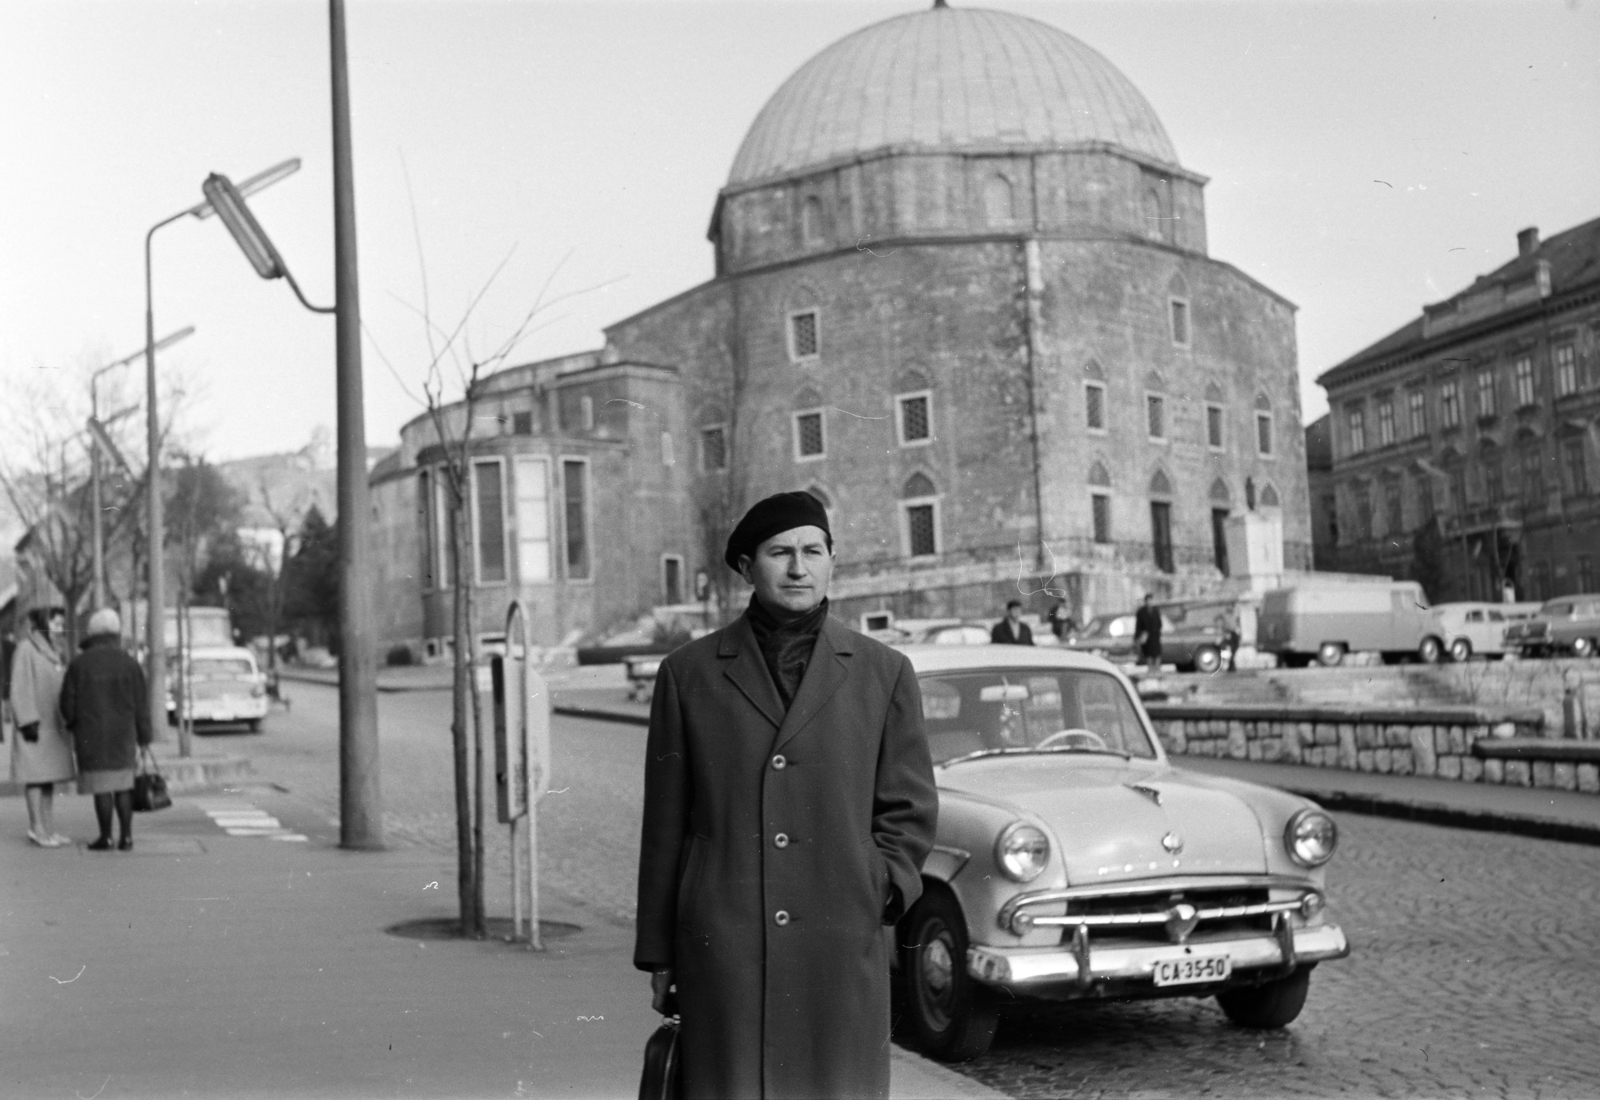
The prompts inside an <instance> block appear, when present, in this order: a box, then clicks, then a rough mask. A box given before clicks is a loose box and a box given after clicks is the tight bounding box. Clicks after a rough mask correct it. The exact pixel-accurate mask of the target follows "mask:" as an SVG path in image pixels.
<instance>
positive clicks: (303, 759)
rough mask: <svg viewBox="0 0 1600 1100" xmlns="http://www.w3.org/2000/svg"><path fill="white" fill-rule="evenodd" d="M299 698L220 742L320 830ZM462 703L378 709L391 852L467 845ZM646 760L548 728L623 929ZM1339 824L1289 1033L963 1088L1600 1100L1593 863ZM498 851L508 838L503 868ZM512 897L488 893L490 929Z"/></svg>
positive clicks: (1006, 1074) (1040, 1048)
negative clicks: (1316, 953)
mask: <svg viewBox="0 0 1600 1100" xmlns="http://www.w3.org/2000/svg"><path fill="white" fill-rule="evenodd" d="M294 698H295V707H294V712H293V716H292V718H289V719H286V718H284V717H282V716H277V715H275V716H274V717H273V718H272V719H271V720H270V721H269V724H268V729H267V733H266V734H264V735H262V736H259V737H250V736H244V735H241V736H239V737H237V738H234V737H231V736H230V737H215V738H213V739H211V743H212V744H214V745H217V747H219V748H220V747H222V745H223V744H225V743H233V744H234V745H235V746H236V747H237V748H238V749H239V750H240V751H244V752H247V753H248V754H249V755H250V756H251V757H252V758H253V759H254V760H255V761H256V767H257V770H258V772H260V773H261V775H262V777H263V778H265V779H270V780H274V781H277V782H281V783H283V784H285V785H287V786H289V787H290V788H291V791H292V792H293V793H294V795H295V796H296V797H295V801H296V802H299V803H301V804H304V805H308V806H314V807H317V808H318V809H319V812H321V813H323V814H324V822H326V820H327V818H329V817H331V816H332V815H333V814H335V813H336V812H337V803H338V799H337V778H336V774H335V771H334V767H335V765H334V761H335V760H336V752H335V737H334V730H335V728H336V725H337V722H336V715H337V702H336V696H335V694H334V692H333V690H332V689H329V688H322V687H313V686H310V685H296V687H295V689H294ZM448 700H449V696H448V694H447V693H444V692H419V693H407V694H403V695H384V696H381V697H380V699H379V722H380V730H381V733H380V737H381V744H382V750H381V751H382V760H383V786H384V795H385V807H386V809H385V818H386V825H387V828H388V831H389V835H390V838H391V841H392V842H393V843H399V844H425V845H430V846H437V847H440V848H443V849H446V850H448V849H450V848H451V847H452V846H453V844H454V819H453V814H452V810H451V784H450V756H449V737H448V733H447V729H448ZM642 748H643V731H642V730H641V729H639V728H638V727H636V726H620V725H612V724H608V723H602V722H594V721H587V720H581V719H561V718H558V719H557V720H556V723H555V727H554V754H555V755H554V772H555V776H554V783H553V787H554V788H555V789H557V790H561V791H562V793H561V794H551V795H550V796H548V797H547V799H546V801H545V804H544V806H543V807H542V808H541V811H540V835H541V841H542V852H541V856H542V858H541V874H542V876H543V878H542V884H543V888H544V889H546V890H556V891H559V893H560V894H561V895H562V897H563V899H564V900H567V901H569V902H572V903H576V904H578V905H580V906H582V907H585V908H586V909H587V910H588V911H589V912H591V913H593V914H594V915H595V916H596V917H598V918H600V919H605V920H608V921H615V922H626V921H627V920H628V919H629V911H630V908H631V905H632V892H633V873H634V862H633V861H634V853H635V851H636V845H637V840H638V813H637V807H638V802H639V793H640V792H639V786H640V773H641V767H642V764H641V760H640V754H641V752H642ZM489 816H490V820H491V821H492V820H493V811H492V806H491V808H490V814H489ZM286 824H289V825H296V823H295V822H294V821H292V820H289V821H286ZM1340 825H1341V828H1342V829H1343V836H1344V841H1343V845H1342V849H1341V853H1340V856H1339V858H1338V859H1337V860H1336V861H1335V864H1334V869H1333V871H1332V873H1331V875H1330V889H1331V894H1332V898H1333V905H1334V908H1335V913H1336V917H1337V919H1338V920H1339V921H1340V922H1341V923H1342V924H1343V925H1344V927H1345V929H1346V931H1347V932H1348V933H1349V935H1350V937H1351V940H1352V942H1353V943H1354V945H1355V953H1354V955H1353V956H1352V957H1351V958H1350V959H1348V960H1345V961H1343V962H1338V963H1329V964H1326V965H1324V966H1323V967H1321V968H1320V969H1319V970H1318V971H1317V973H1316V975H1315V977H1314V978H1313V981H1312V992H1311V999H1310V1001H1309V1003H1308V1005H1307V1008H1306V1010H1305V1012H1304V1014H1303V1015H1302V1016H1301V1017H1300V1019H1299V1021H1297V1022H1296V1023H1295V1024H1294V1025H1293V1026H1292V1027H1290V1028H1289V1029H1287V1030H1285V1031H1282V1032H1276V1033H1271V1034H1265V1035H1263V1034H1260V1033H1254V1032H1246V1031H1242V1030H1240V1029H1236V1028H1234V1027H1232V1026H1230V1025H1229V1024H1228V1023H1227V1022H1226V1020H1225V1019H1224V1018H1223V1016H1222V1014H1221V1012H1220V1011H1219V1010H1218V1009H1217V1008H1216V1007H1215V1005H1214V1003H1212V1002H1208V1001H1205V1002H1203V1001H1172V1002H1143V1003H1138V1002H1135V1003H1125V1004H1108V1005H1093V1006H1048V1007H1044V1008H1040V1009H1036V1010H1030V1011H1026V1012H1023V1013H1020V1014H1017V1015H1015V1016H1013V1017H1009V1018H1007V1019H1006V1020H1005V1021H1003V1022H1002V1025H1001V1031H1000V1034H999V1036H998V1037H997V1041H996V1044H995V1048H994V1050H993V1051H992V1052H991V1053H990V1054H988V1055H987V1056H985V1057H984V1058H983V1059H980V1060H978V1061H976V1062H973V1063H969V1064H968V1065H966V1066H965V1067H962V1068H963V1070H964V1072H966V1073H968V1074H969V1075H970V1076H972V1077H974V1078H977V1079H978V1080H981V1081H983V1082H984V1083H986V1084H989V1085H991V1086H993V1087H995V1088H997V1089H999V1090H1001V1091H1003V1092H1006V1093H1008V1094H1011V1095H1014V1096H1019V1097H1024V1096H1025V1097H1057V1096H1084V1097H1166V1096H1171V1097H1193V1096H1217V1097H1279V1096H1316V1097H1321V1096H1360V1097H1365V1096H1425V1097H1445V1096H1450V1097H1454V1096H1463V1097H1465V1096H1471V1097H1479V1096H1513V1097H1523V1096H1528V1097H1533V1096H1538V1097H1593V1096H1600V1039H1597V1036H1600V995H1597V994H1596V993H1595V989H1596V988H1597V986H1596V983H1595V979H1594V977H1593V973H1592V972H1593V969H1594V968H1593V966H1592V965H1590V963H1591V961H1592V960H1593V959H1594V958H1595V957H1596V955H1597V946H1596V945H1597V944H1600V848H1594V847H1586V846H1579V845H1570V844H1561V843H1556V842H1551V841H1539V840H1530V839H1523V838H1520V837H1512V836H1502V835H1497V834H1487V833H1471V832H1462V831H1456V830H1451V829H1444V828H1437V827H1434V826H1427V825H1415V824H1410V823H1407V822H1399V821H1391V820H1383V819H1376V818H1364V817H1359V816H1353V815H1342V816H1341V817H1340ZM296 827H298V825H296ZM504 851H505V846H504V841H503V839H502V835H501V833H500V832H499V830H498V829H497V830H496V831H495V832H494V833H493V835H492V836H491V845H490V849H489V859H490V860H491V867H498V866H504V858H505V857H504ZM490 881H491V883H497V881H498V880H496V879H495V878H494V877H493V876H492V875H491V879H490ZM506 896H507V895H506V893H505V891H504V887H501V892H500V893H499V894H495V893H493V892H491V910H492V911H494V912H500V911H502V910H504V909H506V908H508V906H509V902H507V901H506V900H504V899H505V898H506ZM496 898H498V899H499V902H498V904H496V901H495V899H496Z"/></svg>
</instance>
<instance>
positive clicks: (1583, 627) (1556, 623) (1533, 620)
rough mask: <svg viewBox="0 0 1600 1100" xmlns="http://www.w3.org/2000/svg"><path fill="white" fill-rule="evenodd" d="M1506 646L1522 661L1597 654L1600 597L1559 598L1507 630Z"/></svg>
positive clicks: (1546, 603) (1598, 650)
mask: <svg viewBox="0 0 1600 1100" xmlns="http://www.w3.org/2000/svg"><path fill="white" fill-rule="evenodd" d="M1505 646H1506V648H1507V649H1508V650H1509V649H1515V650H1516V651H1517V652H1518V653H1519V654H1520V655H1521V656H1523V657H1565V656H1569V655H1570V656H1573V657H1593V656H1594V655H1595V654H1596V653H1600V595H1577V596H1559V597H1557V598H1556V599H1553V600H1546V601H1545V602H1544V604H1543V605H1542V606H1541V607H1540V608H1539V610H1538V612H1537V613H1535V614H1534V615H1531V616H1529V617H1528V618H1526V619H1523V620H1522V621H1520V622H1515V623H1512V624H1511V625H1510V626H1508V627H1506V635H1505Z"/></svg>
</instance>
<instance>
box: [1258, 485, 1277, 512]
mask: <svg viewBox="0 0 1600 1100" xmlns="http://www.w3.org/2000/svg"><path fill="white" fill-rule="evenodd" d="M1261 507H1263V508H1276V507H1278V490H1276V489H1274V488H1273V487H1272V483H1271V482H1268V483H1267V484H1265V485H1263V486H1262V487H1261Z"/></svg>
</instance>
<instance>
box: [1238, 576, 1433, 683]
mask: <svg viewBox="0 0 1600 1100" xmlns="http://www.w3.org/2000/svg"><path fill="white" fill-rule="evenodd" d="M1256 646H1257V647H1258V648H1259V649H1261V650H1263V651H1264V652H1268V653H1275V654H1277V656H1278V660H1279V661H1280V662H1281V663H1282V664H1284V665H1286V666H1289V667H1291V668H1296V667H1303V666H1305V665H1307V664H1310V663H1311V660H1312V659H1313V658H1315V659H1316V661H1317V663H1318V664H1322V665H1337V664H1339V663H1341V662H1342V661H1343V660H1344V658H1345V655H1346V654H1347V653H1355V652H1360V651H1369V650H1375V651H1377V652H1378V653H1380V654H1382V656H1383V659H1384V660H1385V661H1399V660H1405V659H1407V658H1414V659H1416V660H1419V661H1421V662H1423V663H1424V664H1433V663H1434V662H1436V661H1438V660H1439V658H1440V656H1441V655H1443V653H1444V632H1443V630H1442V629H1441V627H1440V625H1439V618H1438V616H1437V615H1435V614H1434V613H1433V609H1432V608H1431V607H1429V606H1428V598H1427V596H1426V595H1425V594H1424V593H1423V591H1422V586H1421V585H1420V584H1418V583H1417V582H1416V581H1384V582H1371V583H1359V582H1335V583H1320V584H1318V583H1311V584H1303V585H1298V586H1296V587H1294V588H1275V589H1273V590H1272V591H1270V592H1267V593H1265V594H1264V595H1263V596H1262V597H1261V611H1260V613H1259V614H1258V615H1257V617H1256Z"/></svg>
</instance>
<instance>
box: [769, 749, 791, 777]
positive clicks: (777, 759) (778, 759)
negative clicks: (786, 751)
mask: <svg viewBox="0 0 1600 1100" xmlns="http://www.w3.org/2000/svg"><path fill="white" fill-rule="evenodd" d="M788 766H789V761H787V760H785V759H784V757H783V754H782V753H779V754H778V755H777V756H774V757H773V758H772V770H773V771H778V772H781V771H782V770H783V769H784V768H787V767H788Z"/></svg>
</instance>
